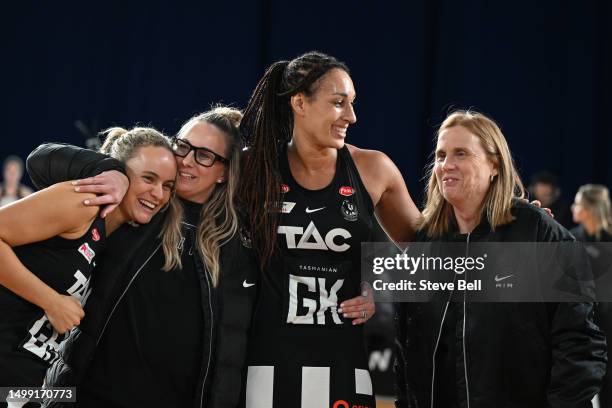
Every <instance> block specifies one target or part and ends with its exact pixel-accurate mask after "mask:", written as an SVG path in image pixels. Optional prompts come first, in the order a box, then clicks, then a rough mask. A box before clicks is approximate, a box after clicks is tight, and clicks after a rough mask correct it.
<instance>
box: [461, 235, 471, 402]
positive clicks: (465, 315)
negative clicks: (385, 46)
mask: <svg viewBox="0 0 612 408" xmlns="http://www.w3.org/2000/svg"><path fill="white" fill-rule="evenodd" d="M469 249H470V233H469V232H468V234H467V240H466V243H465V256H466V257H467V256H468V254H469ZM466 277H467V271H466ZM465 294H466V292H465V291H463V338H462V339H461V340H462V341H461V342H462V343H463V372H464V374H465V391H466V394H467V408H470V382H469V381H468V372H467V352H466V350H465V321H466V320H467V308H466V304H465Z"/></svg>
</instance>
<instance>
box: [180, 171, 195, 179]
mask: <svg viewBox="0 0 612 408" xmlns="http://www.w3.org/2000/svg"><path fill="white" fill-rule="evenodd" d="M179 175H180V176H181V177H187V178H191V179H194V178H195V176H192V175H191V174H189V173H183V172H182V171H181V172H179Z"/></svg>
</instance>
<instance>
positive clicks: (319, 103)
mask: <svg viewBox="0 0 612 408" xmlns="http://www.w3.org/2000/svg"><path fill="white" fill-rule="evenodd" d="M315 87H316V88H317V89H316V91H315V93H314V94H313V95H311V96H310V97H307V96H305V95H304V94H303V93H300V94H297V95H294V96H293V97H292V101H291V103H292V106H293V110H294V123H295V130H296V132H297V133H298V134H299V133H304V134H305V135H306V136H307V137H308V139H309V140H310V141H311V142H313V143H314V144H315V145H317V146H319V147H333V148H336V149H340V148H342V146H344V139H345V138H346V132H347V129H348V127H349V125H351V124H353V123H355V122H356V121H357V117H356V116H355V111H354V110H353V102H354V101H355V88H354V87H353V81H352V80H351V77H350V76H349V74H347V73H346V72H345V71H343V70H341V69H337V68H336V69H332V70H331V71H329V72H328V73H326V74H325V75H323V77H321V78H320V79H319V81H318V84H315Z"/></svg>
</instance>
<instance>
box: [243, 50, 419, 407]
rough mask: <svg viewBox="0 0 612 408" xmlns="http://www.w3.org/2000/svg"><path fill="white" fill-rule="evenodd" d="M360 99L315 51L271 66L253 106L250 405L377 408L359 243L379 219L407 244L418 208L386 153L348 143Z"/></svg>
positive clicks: (335, 66) (249, 111) (248, 114)
mask: <svg viewBox="0 0 612 408" xmlns="http://www.w3.org/2000/svg"><path fill="white" fill-rule="evenodd" d="M354 100H355V89H354V87H353V83H352V80H351V77H350V74H349V70H348V68H347V66H346V65H345V64H344V63H342V62H340V61H338V60H337V59H335V58H334V57H331V56H328V55H325V54H322V53H319V52H309V53H307V54H304V55H302V56H300V57H298V58H295V59H294V60H292V61H290V62H288V61H281V62H276V63H274V64H272V65H271V66H270V67H269V68H268V69H267V71H266V72H265V74H264V76H263V78H262V79H261V80H260V81H259V84H258V85H257V87H256V88H255V91H254V92H253V95H252V96H251V99H250V101H249V104H248V106H247V108H246V110H245V116H244V118H243V122H242V125H241V129H242V132H243V136H244V137H245V138H246V140H247V145H248V148H249V151H248V153H247V154H246V157H245V163H244V166H243V169H244V170H243V175H242V181H241V185H240V190H239V196H240V198H241V202H242V203H243V204H244V205H245V206H246V209H247V212H248V214H249V216H250V229H251V232H252V241H253V247H254V248H255V250H256V253H257V254H258V256H259V261H260V264H261V266H262V269H263V272H262V276H261V278H260V283H259V286H260V287H259V292H258V298H257V301H256V309H255V315H254V318H253V326H252V330H251V336H250V338H249V353H248V365H249V367H248V373H247V379H246V395H245V397H244V403H245V405H246V407H249V408H256V407H264V406H265V407H271V406H273V407H275V408H276V407H303V408H320V407H330V406H334V407H352V406H355V405H358V406H366V407H373V406H375V399H374V392H373V390H372V383H371V380H370V375H369V372H368V366H367V361H366V353H365V350H364V338H363V329H362V326H358V325H356V323H361V322H363V321H365V320H366V319H367V318H369V317H370V316H371V313H372V312H373V310H371V309H369V308H368V306H364V305H362V304H357V305H354V304H353V302H352V301H351V302H349V301H347V299H349V298H352V297H353V296H355V295H356V294H358V293H359V292H360V280H361V279H360V243H361V242H365V241H368V240H369V237H370V232H371V227H372V222H373V217H374V214H376V216H377V218H378V219H379V221H380V223H381V225H382V226H383V228H384V229H385V231H386V232H387V234H388V235H389V236H390V237H391V238H392V239H393V240H394V241H396V242H405V241H407V240H409V239H410V238H411V237H412V234H413V232H414V231H415V226H416V224H417V223H418V221H419V219H420V213H419V211H418V209H417V207H416V206H415V205H414V203H413V201H412V199H411V198H410V195H409V193H408V190H407V188H406V185H405V183H404V181H403V178H402V176H401V173H400V172H399V170H398V169H397V167H396V166H395V165H394V164H393V162H392V161H391V160H390V159H389V158H388V157H387V156H386V155H384V154H383V153H381V152H377V151H371V150H363V149H359V148H357V147H354V146H350V145H347V144H345V138H346V136H347V130H348V128H349V126H350V125H352V124H354V123H355V122H356V120H357V118H356V116H355V112H354V110H353V102H354ZM370 307H373V306H370ZM347 318H357V319H356V320H355V321H353V322H352V324H351V322H350V321H349V320H346V319H347Z"/></svg>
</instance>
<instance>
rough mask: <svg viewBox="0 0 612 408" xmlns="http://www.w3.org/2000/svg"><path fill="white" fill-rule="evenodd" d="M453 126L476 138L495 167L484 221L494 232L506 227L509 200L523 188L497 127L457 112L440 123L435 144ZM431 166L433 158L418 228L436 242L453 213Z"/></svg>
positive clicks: (476, 115) (521, 194)
mask: <svg viewBox="0 0 612 408" xmlns="http://www.w3.org/2000/svg"><path fill="white" fill-rule="evenodd" d="M455 126H462V127H464V128H465V129H467V130H468V131H469V132H470V133H472V134H473V135H475V136H476V137H478V138H479V139H480V143H481V145H482V147H483V148H484V150H485V152H486V154H487V157H488V158H489V159H490V160H491V162H493V163H495V164H496V165H497V170H498V175H497V176H496V177H495V178H494V179H493V181H492V182H491V185H490V186H489V191H488V192H487V195H486V197H485V201H484V208H485V209H486V217H487V220H488V221H489V224H490V225H491V228H492V229H493V230H495V228H497V227H499V226H502V225H505V224H508V223H510V222H511V221H512V220H513V219H514V217H513V216H512V213H511V208H512V199H513V198H515V197H518V198H522V197H524V195H525V188H524V187H523V183H522V182H521V179H520V177H519V175H518V172H517V171H516V167H515V165H514V160H512V155H511V153H510V149H509V148H508V143H507V142H506V138H505V137H504V135H503V134H502V132H501V129H500V128H499V126H498V125H497V123H495V122H494V121H493V120H492V119H490V118H488V117H486V116H485V115H483V114H482V113H478V112H474V111H465V110H458V111H455V112H453V113H451V114H450V115H448V117H447V118H446V119H445V120H444V122H442V125H441V126H440V129H438V132H437V135H436V141H437V138H439V137H440V134H441V133H442V132H443V131H445V130H447V129H450V128H452V127H455ZM434 165H435V157H434V161H433V162H432V163H431V164H430V166H429V170H428V173H427V177H428V178H429V183H428V185H427V188H426V190H425V193H426V197H427V198H426V201H425V208H424V210H423V219H422V222H421V228H422V229H424V230H425V231H426V233H427V236H429V237H432V238H439V237H440V236H442V235H443V234H445V233H446V232H448V231H449V227H450V220H451V219H452V217H453V211H452V206H451V204H450V203H449V202H448V201H446V200H445V199H444V196H443V195H442V191H441V189H440V186H439V185H438V180H437V179H436V175H435V173H434Z"/></svg>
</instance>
